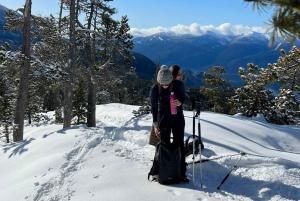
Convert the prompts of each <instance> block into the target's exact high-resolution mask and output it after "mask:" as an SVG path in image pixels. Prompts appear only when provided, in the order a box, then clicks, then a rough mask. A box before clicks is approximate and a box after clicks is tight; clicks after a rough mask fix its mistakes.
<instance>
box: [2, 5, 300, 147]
mask: <svg viewBox="0 0 300 201" xmlns="http://www.w3.org/2000/svg"><path fill="white" fill-rule="evenodd" d="M109 1H111V0H96V1H95V0H61V3H60V7H59V8H58V10H59V11H60V12H59V17H57V18H56V17H54V16H52V15H50V16H47V17H42V16H34V15H32V14H31V6H32V1H31V0H26V1H25V6H24V8H23V9H19V10H17V11H13V10H9V11H7V18H6V21H7V23H6V25H5V27H4V28H5V30H19V31H22V34H23V38H22V46H21V47H20V48H19V50H17V51H12V50H11V49H10V46H9V44H6V46H5V47H1V49H0V71H1V77H0V111H1V112H0V138H1V139H2V140H5V141H6V142H10V139H11V136H12V138H13V141H20V140H23V135H24V133H23V127H24V120H25V119H26V120H28V122H29V123H31V122H32V121H40V120H44V121H47V119H46V117H45V116H43V115H42V113H43V112H47V111H55V119H56V121H57V123H61V124H62V126H63V128H69V127H70V126H71V125H72V124H87V126H89V127H95V126H96V105H99V104H106V103H124V104H131V105H141V106H143V107H141V110H140V111H135V115H136V116H138V115H140V114H144V113H148V112H149V92H150V87H151V85H153V83H154V82H155V80H156V79H155V78H156V75H153V78H154V82H153V80H152V81H147V80H143V79H139V78H138V77H137V75H136V74H135V72H134V69H133V68H132V67H131V61H132V59H133V58H132V55H131V53H130V50H131V49H132V48H133V45H134V44H133V42H132V36H131V35H130V34H129V33H128V31H129V30H130V27H129V25H128V20H129V19H128V18H127V16H123V17H122V18H121V19H120V20H114V19H113V18H112V16H113V15H114V14H115V13H116V9H115V8H112V7H110V6H109ZM63 10H67V11H68V12H67V13H68V14H67V15H65V16H63V15H62V13H63ZM17 12H21V13H22V14H23V15H19V14H17ZM82 17H84V21H80V19H81V18H82ZM281 54H282V56H281V57H280V58H278V61H277V63H274V64H269V66H268V68H267V69H263V68H259V67H258V66H256V65H255V64H252V63H250V64H248V66H247V69H246V70H245V69H244V68H242V67H241V68H240V69H239V72H238V73H239V74H240V77H241V79H242V80H243V81H244V83H245V84H244V86H243V87H240V88H236V87H233V86H231V84H230V83H229V82H228V81H227V80H226V79H225V78H224V73H225V71H226V68H225V67H222V66H213V67H211V68H210V72H206V73H204V78H205V80H204V81H205V84H206V85H205V86H203V87H201V88H200V89H199V88H198V89H195V88H186V93H187V96H188V97H194V98H195V99H196V100H198V101H199V102H201V106H202V108H201V109H202V110H213V111H215V112H220V113H224V114H236V113H242V114H243V115H245V116H249V117H251V116H253V115H256V114H257V113H263V114H264V116H265V118H266V119H267V120H268V121H269V122H271V123H276V124H292V125H299V124H300V123H299V116H300V114H299V111H300V108H299V94H300V89H299V86H300V83H299V82H300V81H299V79H300V75H299V72H300V69H299V68H300V49H299V48H297V47H293V48H292V49H291V50H290V51H289V52H285V51H283V50H281ZM159 67H160V64H159V63H158V64H157V70H158V69H159ZM183 78H184V76H183ZM271 84H277V85H279V86H280V91H279V92H278V95H277V96H275V95H274V93H272V91H270V90H268V89H267V88H268V86H269V85H271ZM189 108H190V100H189V99H188V100H187V101H186V103H185V105H184V109H186V110H188V109H189Z"/></svg>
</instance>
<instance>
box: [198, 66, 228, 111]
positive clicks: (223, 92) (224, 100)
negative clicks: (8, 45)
mask: <svg viewBox="0 0 300 201" xmlns="http://www.w3.org/2000/svg"><path fill="white" fill-rule="evenodd" d="M209 71H210V73H203V76H204V82H205V85H206V87H200V93H201V94H203V95H204V96H206V97H207V98H208V100H209V101H210V102H211V103H212V104H213V105H214V111H215V112H220V113H226V114H229V113H230V110H231V109H230V106H231V105H230V104H229V103H228V100H229V98H230V97H231V96H232V95H233V94H234V91H233V87H232V86H231V84H230V83H229V81H228V80H227V79H225V78H224V74H225V67H222V66H213V67H211V68H210V69H209Z"/></svg>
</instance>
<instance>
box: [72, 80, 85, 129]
mask: <svg viewBox="0 0 300 201" xmlns="http://www.w3.org/2000/svg"><path fill="white" fill-rule="evenodd" d="M86 115H87V92H86V86H85V85H84V83H83V81H80V82H79V83H77V85H76V87H75V88H74V91H73V108H72V121H74V123H75V124H77V125H78V124H84V123H86Z"/></svg>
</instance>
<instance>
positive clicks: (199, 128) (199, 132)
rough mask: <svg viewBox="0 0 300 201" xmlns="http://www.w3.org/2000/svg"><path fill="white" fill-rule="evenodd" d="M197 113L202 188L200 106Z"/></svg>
mask: <svg viewBox="0 0 300 201" xmlns="http://www.w3.org/2000/svg"><path fill="white" fill-rule="evenodd" d="M197 114H198V140H199V154H200V162H199V164H200V187H201V188H202V162H201V161H202V160H201V155H202V149H201V148H202V147H201V142H202V140H201V125H200V108H199V110H197Z"/></svg>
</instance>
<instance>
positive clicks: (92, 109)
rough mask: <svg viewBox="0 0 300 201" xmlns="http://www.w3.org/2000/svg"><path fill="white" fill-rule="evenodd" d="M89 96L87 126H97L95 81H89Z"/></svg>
mask: <svg viewBox="0 0 300 201" xmlns="http://www.w3.org/2000/svg"><path fill="white" fill-rule="evenodd" d="M88 88H89V94H88V114H87V126H88V127H95V126H96V86H95V83H93V80H92V79H90V80H89V86H88Z"/></svg>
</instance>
